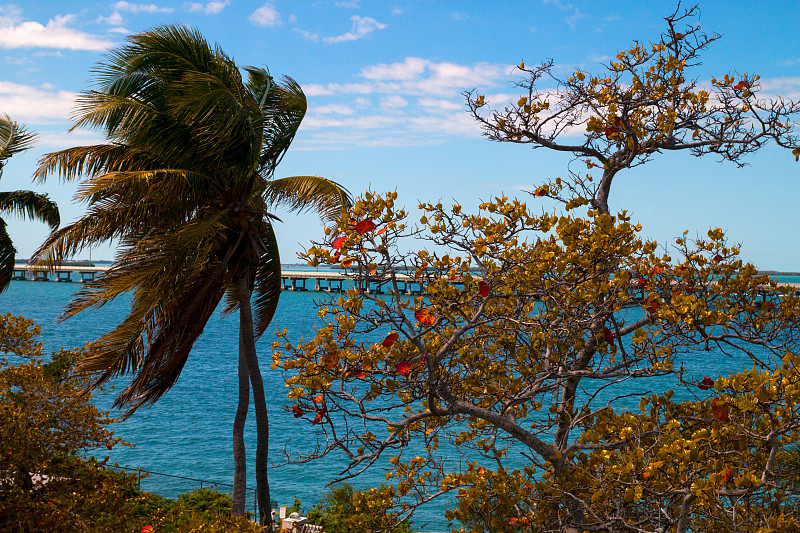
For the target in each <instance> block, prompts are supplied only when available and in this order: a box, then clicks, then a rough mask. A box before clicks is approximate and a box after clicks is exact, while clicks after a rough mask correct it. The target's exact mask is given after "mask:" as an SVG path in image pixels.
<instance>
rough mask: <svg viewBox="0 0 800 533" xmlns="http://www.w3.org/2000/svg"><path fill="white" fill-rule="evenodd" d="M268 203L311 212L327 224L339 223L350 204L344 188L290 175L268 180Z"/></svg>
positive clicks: (347, 193) (314, 177) (328, 182)
mask: <svg viewBox="0 0 800 533" xmlns="http://www.w3.org/2000/svg"><path fill="white" fill-rule="evenodd" d="M264 197H265V200H266V201H267V203H268V204H271V205H277V204H282V205H285V206H287V207H288V208H289V209H292V210H298V211H304V210H309V209H314V210H315V211H317V212H318V213H319V215H320V217H321V218H322V220H324V221H326V222H335V221H337V220H339V217H340V216H341V214H342V211H347V210H348V209H350V208H351V207H352V205H353V199H352V197H351V196H350V193H349V192H348V190H347V189H345V188H344V187H342V186H341V185H339V184H338V183H336V182H335V181H331V180H329V179H325V178H321V177H319V176H292V177H288V178H280V179H276V180H271V181H269V182H267V183H266V189H265V192H264Z"/></svg>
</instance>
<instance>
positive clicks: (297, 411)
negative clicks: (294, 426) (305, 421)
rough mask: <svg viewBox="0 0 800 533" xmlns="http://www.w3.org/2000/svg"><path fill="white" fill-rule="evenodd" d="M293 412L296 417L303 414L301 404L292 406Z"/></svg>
mask: <svg viewBox="0 0 800 533" xmlns="http://www.w3.org/2000/svg"><path fill="white" fill-rule="evenodd" d="M292 414H293V415H294V417H295V418H300V417H301V416H303V409H302V408H301V407H300V406H299V405H295V406H292Z"/></svg>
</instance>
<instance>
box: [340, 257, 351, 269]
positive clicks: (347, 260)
mask: <svg viewBox="0 0 800 533" xmlns="http://www.w3.org/2000/svg"><path fill="white" fill-rule="evenodd" d="M352 264H353V258H352V257H348V258H347V259H345V260H344V261H342V268H348V267H349V266H350V265H352Z"/></svg>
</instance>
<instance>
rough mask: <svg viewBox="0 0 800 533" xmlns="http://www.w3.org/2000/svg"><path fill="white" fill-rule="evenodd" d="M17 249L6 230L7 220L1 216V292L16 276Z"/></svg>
mask: <svg viewBox="0 0 800 533" xmlns="http://www.w3.org/2000/svg"><path fill="white" fill-rule="evenodd" d="M16 254H17V250H16V249H15V248H14V243H13V242H11V237H10V236H9V235H8V232H7V231H6V222H5V220H3V219H2V218H0V293H2V292H3V291H5V290H6V289H7V288H8V286H9V284H10V283H11V278H12V277H14V256H15V255H16Z"/></svg>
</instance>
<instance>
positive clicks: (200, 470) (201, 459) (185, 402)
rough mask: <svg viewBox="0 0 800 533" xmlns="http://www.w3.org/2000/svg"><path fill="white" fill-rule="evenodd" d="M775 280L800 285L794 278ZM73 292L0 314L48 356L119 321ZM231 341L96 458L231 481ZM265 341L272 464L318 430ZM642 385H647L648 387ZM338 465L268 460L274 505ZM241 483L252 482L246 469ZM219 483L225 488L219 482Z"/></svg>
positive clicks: (437, 519) (297, 321)
mask: <svg viewBox="0 0 800 533" xmlns="http://www.w3.org/2000/svg"><path fill="white" fill-rule="evenodd" d="M293 269H294V268H293ZM781 281H794V282H800V278H797V279H785V280H784V279H781ZM79 289H80V285H79V284H77V283H34V282H23V281H14V282H12V283H11V286H10V287H9V289H8V290H7V291H6V292H5V293H3V294H0V314H5V313H6V312H11V313H13V314H15V315H23V316H26V317H28V318H31V319H33V320H35V321H36V323H37V324H39V325H40V326H41V327H42V335H41V337H40V340H41V341H42V342H43V343H44V348H45V352H46V353H49V352H51V351H53V350H57V349H60V348H71V347H75V346H82V345H83V344H84V343H86V342H88V341H92V340H95V339H97V338H98V337H99V336H101V335H102V334H104V333H105V332H106V331H108V330H109V329H111V327H113V326H114V325H115V324H117V323H119V322H120V321H121V320H122V319H123V318H124V316H125V314H126V313H127V310H128V305H129V299H128V298H127V297H121V298H119V299H118V301H115V302H112V303H111V304H109V305H107V306H105V307H104V308H103V309H102V310H89V311H86V312H83V313H81V314H79V315H77V316H75V317H73V318H71V319H69V320H67V321H65V322H61V323H58V322H57V321H56V319H57V317H58V315H59V314H60V312H61V310H62V309H63V308H64V306H65V305H66V303H67V302H68V301H69V300H70V298H71V297H72V296H73V294H74V293H75V292H76V291H77V290H79ZM319 297H320V294H319V293H309V292H288V291H284V292H283V293H282V295H281V300H280V305H279V307H278V310H277V313H276V315H275V319H274V321H273V325H274V326H275V327H274V328H272V331H274V330H275V329H282V328H283V327H284V326H286V327H288V329H289V332H290V334H291V338H293V339H298V338H299V337H301V336H302V337H309V336H312V335H313V333H314V328H315V325H316V324H317V322H318V320H319V319H318V318H317V314H316V310H315V308H314V300H315V299H316V298H319ZM237 339H238V318H237V316H235V315H233V316H230V317H226V318H222V316H221V314H220V313H219V312H218V313H217V314H216V315H215V316H214V317H212V319H211V320H210V321H209V323H208V325H207V326H206V329H205V332H204V334H203V335H202V337H201V338H200V339H199V340H198V341H197V343H196V344H195V346H194V349H193V351H192V355H191V356H190V358H189V360H188V362H187V364H186V367H185V368H184V370H183V372H182V374H181V377H180V379H179V380H178V382H177V384H176V385H175V387H174V388H173V389H172V390H171V391H170V392H169V393H167V394H166V395H165V396H164V397H163V398H162V399H160V400H159V401H158V402H157V403H156V405H154V406H152V407H148V408H142V409H140V410H139V411H138V412H137V413H136V414H134V415H133V416H132V417H131V418H129V419H128V420H126V421H124V422H121V423H119V424H116V425H115V426H114V428H113V429H114V431H115V433H116V435H117V436H120V437H122V438H123V439H125V440H126V441H128V442H130V443H133V444H135V447H133V448H127V447H123V446H117V447H115V448H114V450H113V451H111V452H106V451H105V450H103V453H100V454H99V455H100V456H101V457H103V456H105V455H106V453H108V455H109V456H110V459H111V462H114V461H116V462H118V463H119V464H120V465H123V466H129V467H133V468H142V469H144V470H150V471H154V472H162V473H166V474H173V475H179V476H184V477H190V478H199V479H204V480H211V481H216V482H219V483H230V482H231V480H232V477H233V464H232V452H231V448H232V446H231V439H232V437H231V429H232V423H233V416H234V413H235V409H236V395H237V386H236V377H237V346H238V342H237ZM272 340H273V336H272V332H268V333H267V334H266V335H265V336H264V338H262V339H261V340H260V341H259V342H258V345H257V349H258V352H259V357H260V360H261V367H262V372H263V375H264V381H265V388H266V393H267V401H268V404H269V408H270V448H271V461H272V462H273V463H279V462H281V461H280V459H281V452H282V451H283V450H290V451H292V452H298V451H308V450H311V449H312V448H313V447H314V444H315V443H316V442H317V440H318V439H321V438H322V437H323V434H322V432H321V430H320V429H319V427H316V426H311V425H310V424H309V423H308V421H304V420H298V419H295V418H293V417H292V416H291V414H288V413H286V412H285V411H283V410H281V409H280V407H281V406H284V405H286V404H287V403H288V402H287V399H286V387H285V385H284V383H283V375H282V373H281V372H280V371H274V370H270V368H269V365H270V363H271V357H270V354H271V353H272V347H271V342H272ZM684 363H685V364H686V366H687V369H688V370H689V375H690V376H697V377H698V379H699V378H701V377H702V376H704V375H710V376H716V375H717V374H718V372H719V371H723V372H724V371H725V370H726V369H735V368H738V367H739V366H740V364H741V362H740V361H735V360H731V359H727V358H721V357H718V356H717V355H716V354H712V353H708V352H705V353H701V354H697V355H690V356H688V357H687V358H686V359H685V360H684ZM642 385H643V386H644V387H648V386H652V385H653V384H652V383H643V384H642ZM664 388H667V387H661V386H659V389H660V390H663V389H664ZM114 392H115V391H113V390H111V391H107V392H106V393H105V394H98V395H96V402H97V404H98V405H100V406H101V407H103V408H106V409H107V408H109V407H110V405H111V400H112V399H113V394H114ZM628 392H633V391H631V390H628ZM637 392H638V391H637ZM642 392H646V390H643V391H642ZM636 403H638V402H636ZM245 438H246V442H247V443H248V446H249V448H248V451H249V452H250V455H249V456H248V460H249V464H250V465H252V461H253V455H252V454H253V453H254V447H255V421H254V415H253V413H252V403H251V413H250V416H249V418H248V426H247V428H246V436H245ZM344 466H345V463H344V461H342V460H341V459H340V457H339V456H336V455H335V454H333V455H330V456H328V457H326V458H325V459H324V460H321V461H315V462H313V463H310V464H305V465H295V464H288V465H283V466H275V467H273V468H272V470H271V472H270V484H271V491H272V497H273V499H276V500H278V501H279V504H280V505H291V503H292V501H293V498H294V496H297V497H299V498H300V499H301V500H302V501H303V502H304V506H303V508H304V509H306V510H307V509H309V508H310V506H311V504H313V503H315V502H317V501H318V499H319V496H320V494H321V493H322V492H323V491H324V487H325V484H326V482H327V481H329V480H331V479H333V478H334V477H336V476H337V475H338V474H339V473H340V472H341V470H342V469H343V468H344ZM251 468H252V466H251ZM384 473H385V472H384V470H383V469H382V468H381V467H377V468H376V467H373V468H372V469H370V470H369V471H368V472H366V473H365V474H363V475H361V476H360V477H359V478H357V479H356V480H354V481H353V483H354V485H356V486H357V487H370V486H375V485H377V484H379V483H380V482H382V481H384ZM248 485H249V486H254V485H255V483H254V479H253V478H252V470H251V477H250V478H249V483H248ZM199 486H200V483H198V482H194V481H188V480H182V479H175V478H169V477H164V476H159V475H151V477H150V478H148V479H145V480H143V481H142V487H143V488H144V489H145V490H150V491H153V492H157V493H159V494H162V495H164V496H168V497H175V496H176V495H177V494H179V493H181V492H186V491H189V490H191V489H193V488H197V487H199ZM204 486H207V484H204ZM219 488H220V490H223V491H228V490H230V489H229V488H228V487H224V486H221V487H219ZM447 503H448V502H447V501H444V500H442V501H440V502H437V503H436V504H435V505H432V506H429V507H427V508H423V509H421V510H419V511H418V512H417V514H416V519H415V524H416V526H417V527H420V528H422V527H425V529H426V530H427V531H430V530H444V529H445V528H446V522H445V521H444V519H443V517H442V511H443V509H444V507H445V505H446V504H447ZM250 507H251V508H252V503H251V504H250Z"/></svg>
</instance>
